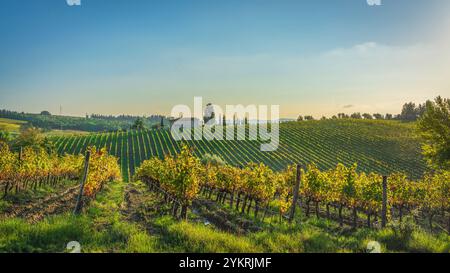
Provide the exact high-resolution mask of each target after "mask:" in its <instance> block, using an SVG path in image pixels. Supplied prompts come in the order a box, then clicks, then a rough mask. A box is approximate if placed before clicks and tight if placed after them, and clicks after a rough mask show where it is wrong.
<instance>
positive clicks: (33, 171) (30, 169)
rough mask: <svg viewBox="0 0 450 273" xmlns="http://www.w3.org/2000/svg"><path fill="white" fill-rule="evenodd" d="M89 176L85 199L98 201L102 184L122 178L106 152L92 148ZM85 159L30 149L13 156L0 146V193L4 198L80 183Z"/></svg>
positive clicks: (117, 167) (1, 144) (15, 153)
mask: <svg viewBox="0 0 450 273" xmlns="http://www.w3.org/2000/svg"><path fill="white" fill-rule="evenodd" d="M89 150H90V152H91V157H90V159H91V160H90V164H89V172H88V176H87V177H86V183H85V187H84V195H85V196H86V197H88V198H93V197H95V195H96V193H98V192H99V191H100V190H101V188H102V187H103V184H104V183H106V182H108V181H112V180H116V179H119V178H120V176H121V175H120V169H119V166H118V164H117V159H116V158H114V157H113V156H110V155H108V153H107V152H106V151H105V150H97V149H96V148H95V147H92V148H89ZM83 162H84V156H82V155H64V156H61V157H60V156H57V155H53V154H48V153H47V152H46V151H45V150H44V149H37V150H36V149H32V148H30V147H27V148H25V149H23V150H22V149H21V150H20V151H19V152H13V151H11V150H10V149H9V147H8V145H6V144H4V143H0V189H1V190H2V193H3V198H4V197H6V196H8V195H11V194H18V193H20V192H22V191H25V190H36V189H37V188H39V187H42V186H44V185H50V186H56V185H57V184H58V183H61V182H62V181H63V180H79V179H80V178H81V176H82V173H83Z"/></svg>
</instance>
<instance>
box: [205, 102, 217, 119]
mask: <svg viewBox="0 0 450 273" xmlns="http://www.w3.org/2000/svg"><path fill="white" fill-rule="evenodd" d="M215 118H216V113H215V112H214V106H213V105H212V103H208V104H207V105H206V108H205V113H204V115H203V123H204V124H206V123H208V121H210V120H212V119H215Z"/></svg>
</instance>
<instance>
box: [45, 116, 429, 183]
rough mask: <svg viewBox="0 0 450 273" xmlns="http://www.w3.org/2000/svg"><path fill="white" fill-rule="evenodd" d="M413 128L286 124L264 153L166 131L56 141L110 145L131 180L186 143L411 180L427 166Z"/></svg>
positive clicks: (80, 148) (240, 159)
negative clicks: (275, 145)
mask: <svg viewBox="0 0 450 273" xmlns="http://www.w3.org/2000/svg"><path fill="white" fill-rule="evenodd" d="M413 126H414V124H411V123H401V122H397V121H365V120H327V121H306V122H288V123H282V124H281V125H280V145H279V147H278V149H277V150H276V151H274V152H261V151H260V150H259V147H260V144H261V143H262V142H261V141H260V140H255V141H250V140H245V141H238V140H232V141H225V140H221V141H218V140H214V141H207V140H205V139H203V140H201V141H194V140H192V141H175V140H174V139H173V138H172V136H171V132H170V130H164V129H161V130H128V131H117V132H105V133H94V134H89V135H78V136H63V137H56V138H55V139H54V140H55V144H56V147H57V150H58V153H60V154H64V153H68V154H80V153H81V154H83V153H85V150H86V148H87V147H89V146H97V147H99V148H102V147H105V148H106V149H107V151H108V152H109V153H110V154H111V155H114V156H117V157H118V158H119V161H120V162H119V163H120V165H121V169H122V174H123V177H124V179H125V180H126V181H128V180H129V179H130V177H132V175H134V173H135V170H136V168H137V167H139V166H140V165H141V163H142V162H143V161H144V160H146V159H149V158H152V157H158V158H160V159H163V158H164V156H165V155H175V154H178V153H179V152H180V149H181V147H182V145H183V144H184V143H186V144H187V145H188V146H190V147H193V148H194V154H195V155H196V156H198V157H201V156H202V155H203V154H206V153H209V154H216V155H219V156H220V157H221V158H222V159H223V160H225V161H226V162H227V163H228V164H230V165H233V166H244V165H246V164H247V163H249V162H258V163H259V162H261V163H264V164H266V165H267V166H269V167H270V168H272V169H273V170H277V171H280V170H283V169H285V168H286V167H287V166H288V165H290V164H293V163H301V164H309V163H315V164H316V165H317V166H318V167H319V168H320V169H324V170H325V169H330V168H333V167H335V166H336V164H337V163H342V164H344V165H347V166H350V165H352V164H354V163H357V164H358V170H359V171H364V172H376V173H379V174H383V175H384V174H386V175H388V174H390V173H392V172H404V173H405V174H406V175H408V176H409V177H410V178H420V177H421V176H422V175H423V173H424V171H425V164H424V163H423V160H422V156H421V150H420V144H419V142H418V141H417V140H416V138H415V136H414V127H413ZM235 133H237V130H236V132H235ZM246 134H248V128H246Z"/></svg>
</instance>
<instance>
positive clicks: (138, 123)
mask: <svg viewBox="0 0 450 273" xmlns="http://www.w3.org/2000/svg"><path fill="white" fill-rule="evenodd" d="M131 128H132V129H135V130H143V129H145V124H144V120H143V119H142V118H137V119H136V120H135V121H134V123H133V125H132V126H131Z"/></svg>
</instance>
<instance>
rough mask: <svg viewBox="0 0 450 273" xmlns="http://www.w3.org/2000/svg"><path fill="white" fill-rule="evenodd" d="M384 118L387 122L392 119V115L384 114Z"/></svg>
mask: <svg viewBox="0 0 450 273" xmlns="http://www.w3.org/2000/svg"><path fill="white" fill-rule="evenodd" d="M384 118H385V119H387V120H391V119H393V116H392V114H386V116H385V117H384Z"/></svg>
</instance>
